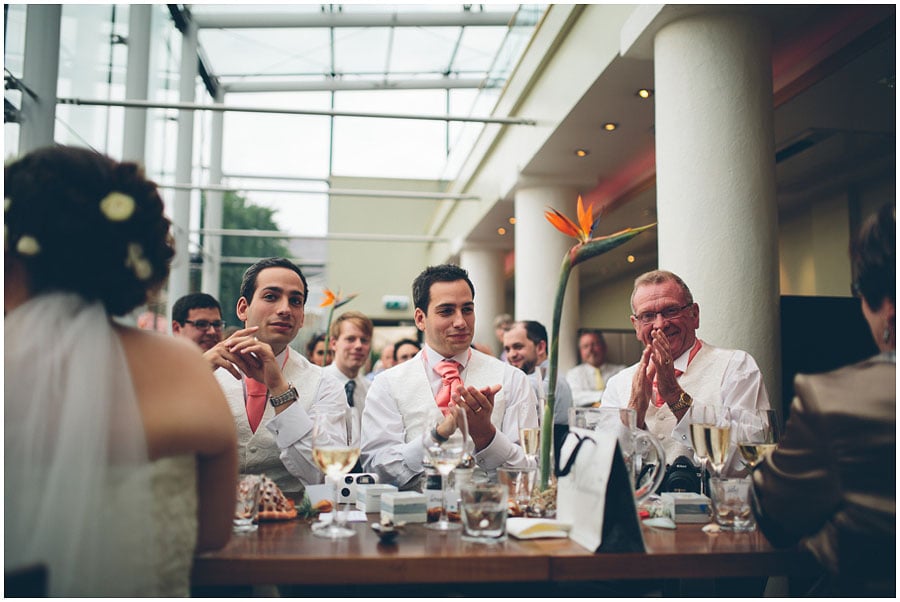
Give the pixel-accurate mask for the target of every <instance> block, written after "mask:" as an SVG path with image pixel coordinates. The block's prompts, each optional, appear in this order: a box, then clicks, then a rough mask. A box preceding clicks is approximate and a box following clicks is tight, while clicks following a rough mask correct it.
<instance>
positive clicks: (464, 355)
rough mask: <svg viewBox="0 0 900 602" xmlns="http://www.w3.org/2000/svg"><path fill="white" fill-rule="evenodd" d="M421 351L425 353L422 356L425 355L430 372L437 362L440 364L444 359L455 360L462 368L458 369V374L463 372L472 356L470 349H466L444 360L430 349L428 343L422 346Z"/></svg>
mask: <svg viewBox="0 0 900 602" xmlns="http://www.w3.org/2000/svg"><path fill="white" fill-rule="evenodd" d="M422 350H423V351H425V354H424V355H425V360H426V363H427V364H428V368H429V369H432V370H433V369H434V367H435V366H437V365H438V363H439V362H441V361H442V360H444V359H448V360H455V361H456V362H457V363H459V364H460V365H461V366H462V369H460V372H462V371H463V370H465V368H466V366H467V365H468V364H469V357H470V356H471V354H472V352H471V350H470V349H466V350H465V351H463V352H460V353H457V354H456V355H454V356H452V357H448V358H445V357H444V356H443V355H441V354H440V353H438V352H437V351H435V350H434V349H433V348H432V347H431V345H429V344H428V343H424V344H423V347H422Z"/></svg>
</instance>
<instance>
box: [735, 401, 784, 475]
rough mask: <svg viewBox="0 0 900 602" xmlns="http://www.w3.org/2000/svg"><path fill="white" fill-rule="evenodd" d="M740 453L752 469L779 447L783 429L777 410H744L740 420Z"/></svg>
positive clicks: (738, 444)
mask: <svg viewBox="0 0 900 602" xmlns="http://www.w3.org/2000/svg"><path fill="white" fill-rule="evenodd" d="M737 428H738V433H737V435H738V436H737V446H738V451H740V452H741V456H742V457H743V458H744V462H746V463H747V465H748V466H750V468H754V467H755V466H756V465H757V464H759V463H760V462H762V461H763V459H764V458H765V457H766V454H768V453H771V452H772V450H773V449H775V446H776V445H778V439H779V437H780V436H781V429H780V428H779V424H778V414H776V413H775V410H744V411H742V412H741V415H740V417H739V419H738V424H737Z"/></svg>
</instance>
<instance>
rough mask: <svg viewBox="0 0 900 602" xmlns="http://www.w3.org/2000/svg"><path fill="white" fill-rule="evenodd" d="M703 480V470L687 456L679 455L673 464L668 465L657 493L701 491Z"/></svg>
mask: <svg viewBox="0 0 900 602" xmlns="http://www.w3.org/2000/svg"><path fill="white" fill-rule="evenodd" d="M702 481H703V471H702V470H701V469H700V468H698V467H697V466H694V463H693V462H691V460H690V459H689V458H688V457H687V456H678V457H677V458H675V461H673V462H672V463H671V464H669V465H668V466H666V475H665V476H664V477H663V480H662V484H661V485H660V486H659V489H658V490H657V493H662V492H664V491H678V492H687V493H690V492H693V493H700V483H701V482H702Z"/></svg>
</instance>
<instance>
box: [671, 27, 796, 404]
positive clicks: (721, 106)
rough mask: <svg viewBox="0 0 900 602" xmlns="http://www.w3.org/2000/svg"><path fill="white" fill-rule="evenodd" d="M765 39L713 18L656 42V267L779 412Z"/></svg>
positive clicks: (760, 32)
mask: <svg viewBox="0 0 900 602" xmlns="http://www.w3.org/2000/svg"><path fill="white" fill-rule="evenodd" d="M770 44H771V43H770V34H769V31H768V30H767V28H766V27H765V26H764V25H763V23H762V22H761V21H758V20H756V19H755V18H753V17H751V16H749V15H746V14H739V13H731V12H727V11H719V10H716V11H711V12H708V13H706V14H699V15H693V16H689V17H685V18H682V19H679V20H675V21H673V22H671V23H669V24H667V25H665V26H663V27H662V28H661V29H660V30H659V31H658V33H657V34H656V36H655V38H654V60H655V83H654V85H655V92H656V166H657V212H658V219H659V226H658V231H659V266H660V268H662V269H667V270H671V271H673V272H675V273H677V274H678V275H680V276H681V277H682V278H684V280H685V282H686V283H687V284H688V286H689V287H690V288H691V291H692V292H693V294H694V298H695V300H696V301H697V302H698V303H699V305H700V318H701V319H700V332H699V334H700V336H701V337H702V338H704V339H706V340H708V341H709V342H710V343H713V344H715V345H721V346H724V347H731V348H738V349H744V350H746V351H748V352H749V353H750V354H752V355H753V357H754V358H755V359H756V361H757V362H758V363H759V367H760V369H761V370H762V373H763V375H764V377H765V382H766V387H767V389H768V392H769V396H770V399H771V401H772V406H773V407H775V408H780V407H781V399H780V398H781V395H780V388H781V384H780V383H781V374H780V372H781V358H780V331H779V328H780V322H779V290H778V265H777V261H778V232H777V209H776V203H775V162H774V156H775V144H774V127H773V121H774V119H773V104H772V72H771V65H772V57H771V48H770Z"/></svg>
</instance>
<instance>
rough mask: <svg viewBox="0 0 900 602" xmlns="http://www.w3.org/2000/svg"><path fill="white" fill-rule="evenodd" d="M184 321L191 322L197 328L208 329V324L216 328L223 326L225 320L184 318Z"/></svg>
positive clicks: (220, 328)
mask: <svg viewBox="0 0 900 602" xmlns="http://www.w3.org/2000/svg"><path fill="white" fill-rule="evenodd" d="M184 322H185V324H193V326H194V328H196V329H197V330H208V329H209V327H210V326H212V327H213V328H215V329H216V330H222V329H223V328H225V322H224V321H222V320H213V321H212V322H210V321H209V320H185V321H184Z"/></svg>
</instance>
